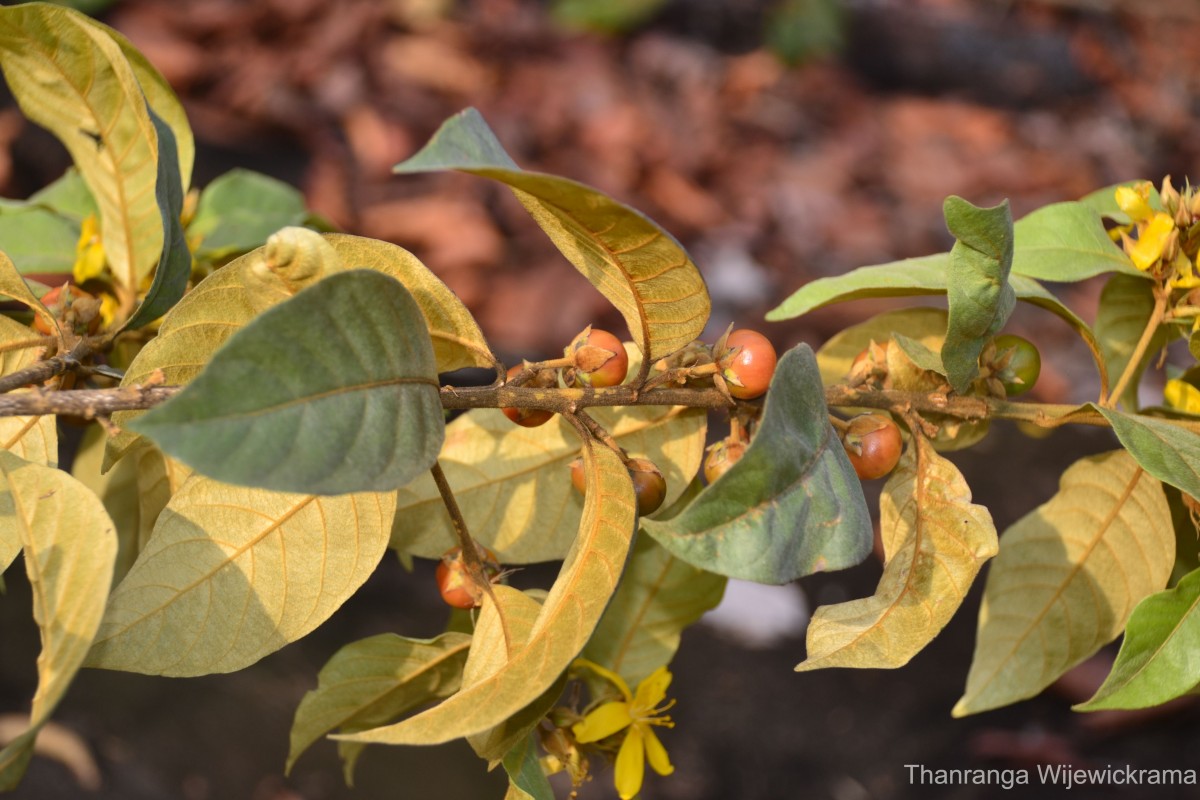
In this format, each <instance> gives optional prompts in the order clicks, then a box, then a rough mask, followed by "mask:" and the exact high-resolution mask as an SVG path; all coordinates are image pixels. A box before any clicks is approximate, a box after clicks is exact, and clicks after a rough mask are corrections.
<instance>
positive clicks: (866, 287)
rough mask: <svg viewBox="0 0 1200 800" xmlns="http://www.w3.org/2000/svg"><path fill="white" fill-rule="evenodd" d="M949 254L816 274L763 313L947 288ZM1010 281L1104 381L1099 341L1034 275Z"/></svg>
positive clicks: (776, 316) (788, 313)
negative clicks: (1077, 344) (1071, 337)
mask: <svg viewBox="0 0 1200 800" xmlns="http://www.w3.org/2000/svg"><path fill="white" fill-rule="evenodd" d="M949 265H950V254H949V253H939V254H937V255H932V256H923V257H921V258H909V259H905V260H903V261H893V262H891V263H888V264H879V265H876V266H872V267H860V268H858V269H855V270H851V271H850V272H847V273H845V274H844V275H837V276H834V277H830V278H820V279H818V280H815V281H812V282H811V283H808V284H806V285H804V286H802V287H800V289H798V290H797V291H796V292H795V293H794V294H792V296H791V297H789V298H788V299H786V300H784V301H783V302H782V303H781V304H780V305H779V306H777V307H776V308H774V309H772V310H771V311H770V312H768V313H767V319H768V320H774V321H781V320H785V319H793V318H795V317H799V316H801V315H803V314H807V313H808V312H809V311H813V310H815V309H818V308H822V307H824V306H827V305H830V304H832V303H842V302H846V301H849V300H863V299H867V298H872V297H911V296H919V295H938V294H945V293H946V275H947V271H948V270H949ZM1008 284H1009V286H1011V287H1012V288H1013V291H1014V292H1015V293H1016V296H1017V299H1018V300H1022V301H1024V302H1026V303H1030V304H1032V305H1035V306H1038V307H1040V308H1044V309H1045V310H1047V311H1049V312H1050V313H1051V314H1054V315H1055V316H1057V317H1059V318H1060V319H1062V320H1063V321H1065V322H1066V323H1067V324H1068V325H1070V326H1071V327H1072V328H1074V329H1075V331H1076V332H1077V333H1078V334H1079V336H1080V337H1081V338H1082V339H1083V341H1084V342H1085V343H1086V344H1087V345H1088V347H1089V349H1090V350H1091V352H1092V358H1093V360H1094V361H1095V362H1096V369H1097V371H1098V372H1099V373H1100V375H1101V376H1102V378H1103V380H1104V382H1105V384H1106V385H1107V377H1106V376H1107V374H1108V373H1107V371H1106V370H1105V368H1104V363H1103V359H1102V358H1101V355H1100V347H1099V345H1098V344H1097V343H1096V337H1095V336H1094V335H1093V334H1092V330H1091V328H1089V327H1088V325H1087V323H1086V322H1084V321H1083V320H1082V319H1080V318H1079V317H1078V316H1076V315H1075V313H1074V312H1073V311H1071V309H1069V308H1067V307H1066V306H1065V305H1063V304H1062V303H1061V302H1059V300H1058V298H1056V297H1055V296H1054V295H1053V294H1051V293H1050V292H1049V291H1047V290H1046V288H1045V287H1044V286H1042V285H1041V284H1040V283H1038V282H1037V281H1035V280H1034V279H1033V278H1029V277H1026V276H1024V275H1009V280H1008Z"/></svg>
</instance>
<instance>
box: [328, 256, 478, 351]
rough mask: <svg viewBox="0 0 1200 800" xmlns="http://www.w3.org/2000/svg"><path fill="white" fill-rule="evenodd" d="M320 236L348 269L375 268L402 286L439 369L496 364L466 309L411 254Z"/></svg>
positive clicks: (447, 287)
mask: <svg viewBox="0 0 1200 800" xmlns="http://www.w3.org/2000/svg"><path fill="white" fill-rule="evenodd" d="M325 240H326V241H327V242H329V244H331V245H332V246H333V249H334V250H335V251H336V252H337V254H338V255H339V256H341V259H342V263H344V264H345V265H346V266H347V267H349V268H351V269H374V270H378V271H380V272H382V273H384V274H385V275H391V276H392V277H393V278H395V279H396V280H398V281H400V282H401V283H402V284H404V288H406V289H408V291H409V293H410V294H412V296H413V299H414V300H416V301H417V305H418V306H420V307H421V313H422V314H423V315H424V316H425V322H426V324H427V326H428V327H429V338H430V339H431V340H432V341H433V354H434V357H435V358H436V359H437V365H438V371H439V372H451V371H453V370H456V369H461V368H462V367H491V366H493V365H494V364H495V362H496V359H495V357H494V356H493V355H492V351H491V348H489V347H488V343H487V340H486V339H484V338H483V331H481V330H480V329H479V324H478V323H477V322H475V318H474V317H472V316H471V312H470V311H468V310H467V307H466V306H464V305H463V303H462V301H461V300H459V299H458V296H457V295H455V294H454V292H452V291H450V287H449V286H447V285H446V284H444V283H442V281H441V279H440V278H438V276H436V275H434V274H433V273H432V272H431V271H430V270H429V268H428V267H426V266H425V265H424V264H422V263H421V261H420V259H418V258H417V257H416V256H414V255H413V254H412V253H410V252H408V251H407V250H405V249H404V248H403V247H397V246H396V245H394V244H391V243H390V242H381V241H379V240H378V239H367V238H364V237H361V236H350V235H347V234H344V233H327V234H325Z"/></svg>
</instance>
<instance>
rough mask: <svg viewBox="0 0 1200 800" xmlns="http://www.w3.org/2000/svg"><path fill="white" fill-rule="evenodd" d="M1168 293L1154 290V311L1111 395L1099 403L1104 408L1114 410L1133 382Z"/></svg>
mask: <svg viewBox="0 0 1200 800" xmlns="http://www.w3.org/2000/svg"><path fill="white" fill-rule="evenodd" d="M1168 294H1169V292H1168V291H1167V290H1165V289H1163V288H1162V287H1161V286H1155V288H1154V310H1153V311H1151V312H1150V319H1148V320H1146V328H1145V330H1143V331H1142V338H1140V339H1138V343H1137V346H1135V347H1134V348H1133V353H1132V354H1131V355H1130V356H1129V362H1128V363H1127V364H1126V365H1125V369H1124V371H1123V372H1122V373H1121V377H1120V378H1118V379H1117V385H1116V386H1114V387H1113V390H1112V393H1111V394H1109V395H1108V397H1106V398H1104V400H1103V401H1102V402H1101V405H1103V406H1104V407H1105V408H1114V407H1115V406H1116V405H1117V401H1118V400H1120V399H1121V395H1122V394H1124V393H1125V387H1126V386H1128V385H1129V382H1130V381H1131V380H1133V376H1134V375H1136V374H1137V371H1138V367H1139V366H1140V365H1141V363H1142V358H1143V357H1144V356H1145V355H1146V350H1147V349H1148V348H1149V347H1150V342H1151V341H1153V339H1154V334H1155V333H1157V332H1158V326H1159V325H1161V324H1162V321H1163V317H1164V315H1165V313H1166V310H1167V296H1168Z"/></svg>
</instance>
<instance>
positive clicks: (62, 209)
mask: <svg viewBox="0 0 1200 800" xmlns="http://www.w3.org/2000/svg"><path fill="white" fill-rule="evenodd" d="M23 205H30V206H37V207H38V208H44V209H46V210H47V211H53V212H55V213H57V214H60V215H62V216H64V217H66V218H67V219H69V220H70V221H71V222H73V223H75V230H76V232H77V235H76V238H78V231H79V225H80V223H82V222H83V220H84V218H86V217H88V216H89V215H92V214H99V213H100V209H99V208H98V207H97V206H96V198H94V197H92V192H91V190H90V189H88V187H87V184H86V183H84V182H83V176H82V175H80V174H79V170H77V169H75V168H74V167H68V168H67V171H66V172H64V173H63V174H62V177H60V178H59V179H58V180H56V181H54V182H53V183H51V184H50V185H49V186H46V187H44V188H42V189H40V190H38V191H37V192H35V193H34V194H32V195H30V196H29V200H28V201H27V203H26V204H23ZM72 250H74V246H72Z"/></svg>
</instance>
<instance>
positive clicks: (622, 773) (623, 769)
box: [613, 725, 646, 800]
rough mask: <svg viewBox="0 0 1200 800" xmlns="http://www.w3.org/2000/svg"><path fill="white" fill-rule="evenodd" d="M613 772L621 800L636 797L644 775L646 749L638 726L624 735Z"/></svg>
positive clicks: (629, 799)
mask: <svg viewBox="0 0 1200 800" xmlns="http://www.w3.org/2000/svg"><path fill="white" fill-rule="evenodd" d="M613 771H614V772H615V775H614V782H615V783H616V785H617V794H619V795H621V800H632V798H634V797H636V796H637V793H638V792H640V791H641V790H642V778H643V777H644V776H645V774H646V747H645V744H644V742H643V741H642V732H641V730H640V728H639V726H637V725H635V726H633V727H632V728H630V729H629V733H628V734H626V735H625V741H623V742H621V749H620V751H619V752H618V753H617V764H616V766H615V767H614V770H613Z"/></svg>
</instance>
